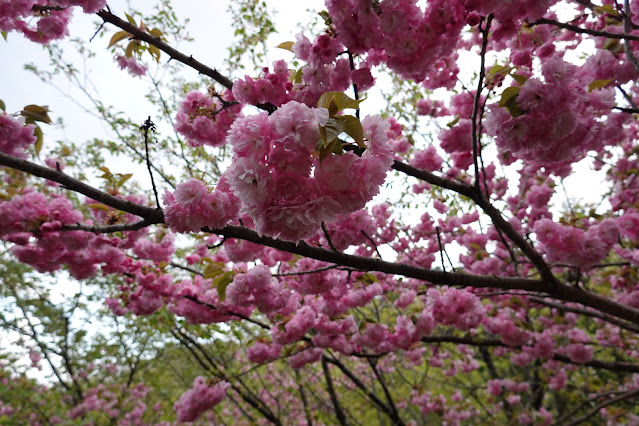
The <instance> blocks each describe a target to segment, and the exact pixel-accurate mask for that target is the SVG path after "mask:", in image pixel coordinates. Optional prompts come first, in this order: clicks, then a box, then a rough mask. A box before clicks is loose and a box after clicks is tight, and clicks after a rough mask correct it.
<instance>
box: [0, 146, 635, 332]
mask: <svg viewBox="0 0 639 426" xmlns="http://www.w3.org/2000/svg"><path fill="white" fill-rule="evenodd" d="M0 166H7V167H11V168H14V169H16V170H21V171H23V172H26V173H30V174H32V175H34V176H38V177H42V178H44V179H49V180H52V181H54V182H58V183H60V184H62V185H64V186H65V187H67V188H68V189H70V190H72V191H76V192H79V193H81V194H84V195H86V196H88V197H91V198H92V199H94V200H96V201H99V202H101V203H104V204H105V205H108V206H111V207H113V208H116V209H118V210H122V211H125V212H128V213H131V214H134V215H137V216H140V217H142V218H144V219H146V220H148V221H149V222H151V223H164V215H163V212H162V210H161V209H155V208H152V207H146V206H141V205H138V204H134V203H132V202H130V201H126V200H123V199H121V198H118V197H114V196H112V195H109V194H107V193H105V192H102V191H100V190H99V189H96V188H93V187H91V186H89V185H87V184H85V183H83V182H80V181H79V180H77V179H75V178H72V177H71V176H68V175H66V174H65V173H63V172H61V171H59V170H54V169H50V168H48V167H43V166H39V165H37V164H34V163H31V162H29V161H26V160H21V159H19V158H15V157H12V156H10V155H7V154H4V153H1V152H0ZM408 167H409V170H410V166H408ZM413 169H414V168H413ZM425 174H426V175H428V176H429V177H432V176H430V175H432V174H428V173H425ZM433 176H434V175H433ZM438 179H441V178H438ZM443 180H444V181H447V182H448V183H450V181H448V180H447V179H443ZM455 185H460V186H461V187H462V188H470V187H469V186H468V185H466V184H455ZM471 195H472V196H473V199H475V201H476V202H477V204H478V205H479V206H480V207H481V208H482V209H483V210H484V211H485V212H486V213H487V214H488V215H489V216H490V217H491V218H492V219H493V223H494V224H495V226H498V227H500V228H501V229H502V230H503V231H504V233H505V234H506V235H508V237H509V238H511V239H512V240H513V241H514V242H515V243H516V244H517V245H518V246H519V247H520V249H521V250H522V251H523V252H524V253H525V254H527V255H528V256H529V258H530V259H531V261H532V262H533V264H535V266H537V268H538V269H539V270H540V272H541V277H542V280H535V279H529V278H511V277H498V276H487V275H469V274H463V273H458V272H451V273H447V272H443V271H437V270H431V269H426V268H420V267H417V266H412V265H407V264H402V263H392V262H386V261H383V260H381V259H372V258H366V257H361V256H355V255H349V254H345V253H338V252H334V251H329V250H324V249H322V248H319V247H312V246H309V245H308V244H306V243H304V242H299V243H293V242H289V241H281V240H276V239H273V238H269V237H265V236H260V235H258V234H257V232H255V231H253V230H251V229H248V228H244V227H241V226H232V225H229V226H226V227H224V228H222V229H208V228H204V229H202V231H204V232H211V233H216V234H219V235H222V236H224V237H226V238H240V239H242V240H246V241H250V242H253V243H256V244H260V245H263V246H268V247H273V248H276V249H279V250H283V251H287V252H289V253H294V254H299V255H301V256H305V257H310V258H312V259H316V260H322V261H324V262H329V263H334V264H337V265H341V266H348V267H352V268H355V269H360V270H371V271H378V272H384V273H386V274H391V275H403V276H405V277H409V278H416V279H419V280H423V281H428V282H430V283H433V284H441V285H449V286H462V287H474V288H499V289H505V290H524V291H533V292H543V293H547V294H549V295H551V296H552V297H554V298H557V299H560V300H563V301H567V302H576V303H580V304H582V305H584V306H588V307H591V308H594V309H597V310H600V311H602V312H605V313H607V314H610V315H613V316H616V317H618V318H622V319H625V320H627V321H630V322H632V323H635V324H639V310H637V309H634V308H631V307H629V306H625V305H622V304H619V303H617V302H615V301H613V300H610V299H607V298H605V297H602V296H598V295H596V294H593V293H589V292H587V291H584V290H581V289H579V288H576V287H572V286H569V285H566V284H562V283H560V282H559V281H558V280H557V279H556V278H555V277H554V276H553V275H552V272H550V269H549V268H548V266H547V265H546V263H545V262H544V261H543V258H542V257H541V255H540V254H539V253H537V251H536V250H535V249H534V248H533V247H532V246H531V245H530V244H529V243H528V242H527V241H526V240H525V239H524V237H522V236H521V235H520V234H519V233H518V232H517V231H515V229H514V228H513V227H512V225H510V223H508V222H507V221H506V220H505V219H504V218H503V217H502V215H501V212H500V211H499V210H498V209H497V208H495V207H494V206H493V205H492V204H490V202H489V201H488V200H486V199H485V198H484V197H483V196H481V194H476V193H475V192H474V191H472V189H471Z"/></svg>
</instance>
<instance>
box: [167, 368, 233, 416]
mask: <svg viewBox="0 0 639 426" xmlns="http://www.w3.org/2000/svg"><path fill="white" fill-rule="evenodd" d="M230 387H231V384H230V383H229V382H218V383H216V384H214V385H211V384H209V383H208V382H207V380H206V379H205V378H204V377H202V376H198V377H196V378H195V380H194V381H193V387H192V388H191V389H189V390H187V391H186V392H185V393H183V394H182V396H181V397H180V399H179V400H178V401H177V402H176V403H175V411H176V412H177V417H178V421H180V422H194V421H195V420H197V419H198V418H199V417H200V416H201V415H202V414H203V413H204V412H205V411H207V410H210V409H211V408H213V407H214V406H216V405H217V404H219V403H220V402H221V401H222V399H223V398H224V396H226V391H227V390H229V388H230Z"/></svg>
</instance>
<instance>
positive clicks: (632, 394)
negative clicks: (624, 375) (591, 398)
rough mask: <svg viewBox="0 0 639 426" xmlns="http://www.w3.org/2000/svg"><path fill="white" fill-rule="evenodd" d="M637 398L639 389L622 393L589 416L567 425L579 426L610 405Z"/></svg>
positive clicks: (591, 412)
mask: <svg viewBox="0 0 639 426" xmlns="http://www.w3.org/2000/svg"><path fill="white" fill-rule="evenodd" d="M636 396H639V389H633V390H631V391H628V392H626V393H622V394H621V395H619V396H616V397H614V398H610V399H608V400H606V401H603V402H602V403H600V404H598V405H597V406H595V408H593V409H592V410H590V412H588V413H587V414H585V415H583V416H582V417H579V418H578V419H575V420H573V421H571V422H570V423H566V426H572V425H578V424H580V423H582V422H585V421H586V420H588V419H589V418H590V417H592V416H594V415H595V414H597V413H598V412H599V411H600V410H601V409H602V408H606V407H608V406H609V405H612V404H615V403H617V402H620V401H623V400H625V399H629V398H634V397H636Z"/></svg>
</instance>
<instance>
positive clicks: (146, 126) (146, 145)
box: [140, 116, 162, 209]
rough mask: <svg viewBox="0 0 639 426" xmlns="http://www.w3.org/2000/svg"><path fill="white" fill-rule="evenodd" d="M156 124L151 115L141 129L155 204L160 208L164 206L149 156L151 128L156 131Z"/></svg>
mask: <svg viewBox="0 0 639 426" xmlns="http://www.w3.org/2000/svg"><path fill="white" fill-rule="evenodd" d="M155 129H156V126H155V123H153V122H152V121H151V116H149V117H148V118H147V119H146V120H145V121H144V124H143V125H142V127H140V130H142V131H143V132H144V149H145V151H146V168H147V169H148V170H149V176H151V186H152V187H153V194H154V195H155V204H156V205H157V206H158V209H160V208H162V207H161V206H160V197H158V189H157V188H156V186H155V179H154V178H153V171H152V170H151V158H150V156H149V130H150V131H152V132H155Z"/></svg>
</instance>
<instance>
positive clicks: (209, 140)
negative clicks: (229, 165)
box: [175, 91, 246, 147]
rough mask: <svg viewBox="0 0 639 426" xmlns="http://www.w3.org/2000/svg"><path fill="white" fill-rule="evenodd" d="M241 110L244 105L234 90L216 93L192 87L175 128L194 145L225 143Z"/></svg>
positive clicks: (178, 114) (179, 112)
mask: <svg viewBox="0 0 639 426" xmlns="http://www.w3.org/2000/svg"><path fill="white" fill-rule="evenodd" d="M244 102H246V101H244ZM241 110H242V105H241V104H238V103H237V102H236V101H235V98H234V97H233V93H231V92H230V91H226V93H224V94H222V95H217V94H215V96H213V97H212V96H211V95H205V94H204V93H202V92H198V91H192V92H189V93H187V95H186V98H185V99H184V101H182V104H181V105H180V110H179V111H178V113H177V114H176V115H175V130H177V131H178V132H179V133H180V134H182V135H184V137H185V138H186V140H187V141H188V143H189V145H191V146H194V147H196V146H202V145H209V146H222V145H224V144H225V143H226V133H227V132H228V130H229V127H230V126H231V123H233V120H235V118H236V117H238V116H241V112H240V111H241Z"/></svg>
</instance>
